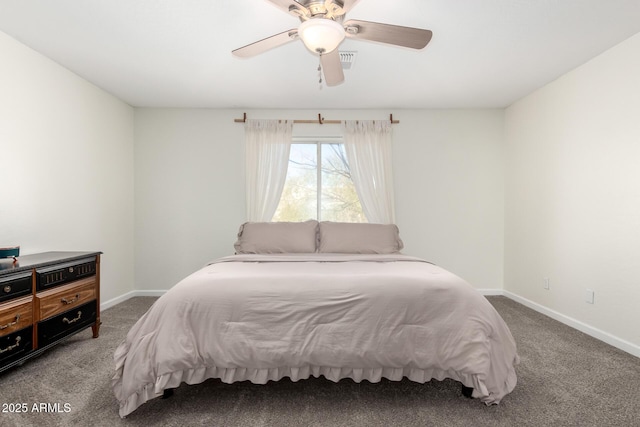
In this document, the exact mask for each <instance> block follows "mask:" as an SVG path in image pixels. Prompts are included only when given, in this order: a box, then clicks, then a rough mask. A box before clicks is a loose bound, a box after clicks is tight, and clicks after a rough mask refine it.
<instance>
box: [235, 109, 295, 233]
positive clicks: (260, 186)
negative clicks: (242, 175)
mask: <svg viewBox="0 0 640 427" xmlns="http://www.w3.org/2000/svg"><path fill="white" fill-rule="evenodd" d="M292 129H293V122H292V121H289V120H247V121H246V123H245V156H246V174H247V220H248V221H271V219H272V218H273V214H274V213H275V212H276V209H277V208H278V203H279V202H280V196H281V195H282V188H283V187H284V182H285V179H286V177H287V166H288V164H289V152H290V150H291V131H292Z"/></svg>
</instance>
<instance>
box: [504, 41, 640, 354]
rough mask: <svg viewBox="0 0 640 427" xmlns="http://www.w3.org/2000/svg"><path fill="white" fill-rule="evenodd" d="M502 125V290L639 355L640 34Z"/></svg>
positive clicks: (534, 98) (539, 94) (531, 99)
mask: <svg viewBox="0 0 640 427" xmlns="http://www.w3.org/2000/svg"><path fill="white" fill-rule="evenodd" d="M505 124H506V127H505V139H506V144H507V151H506V160H507V162H506V164H507V171H506V203H505V207H506V215H505V216H506V217H505V224H506V226H505V236H506V237H505V254H506V256H505V289H506V290H507V291H509V292H513V293H514V294H517V295H519V296H522V297H524V298H526V299H528V300H530V301H533V302H535V303H537V304H540V305H542V306H544V307H546V308H549V309H551V310H554V311H557V312H559V313H562V314H563V315H565V316H569V317H571V318H573V319H576V320H577V321H579V322H583V323H584V324H587V325H589V326H591V327H593V328H596V329H599V330H601V331H603V332H605V333H606V334H610V335H613V336H615V337H617V338H620V339H622V340H623V341H627V342H629V343H632V344H634V345H635V346H636V349H637V348H638V346H640V328H639V327H638V325H640V311H639V309H638V308H639V307H640V34H638V35H636V36H634V37H632V38H630V39H629V40H627V41H625V42H623V43H621V44H620V45H618V46H616V47H614V48H612V49H610V50H609V51H607V52H605V53H604V54H602V55H600V56H598V57H596V58H594V59H593V60H591V61H590V62H588V63H586V64H585V65H583V66H581V67H579V68H578V69H576V70H574V71H572V72H570V73H568V74H566V75H565V76H563V77H562V78H560V79H558V80H557V81H555V82H553V83H551V84H549V85H547V86H545V87H544V88H542V89H540V90H538V91H536V92H535V93H533V94H531V95H529V96H527V97H526V98H524V99H522V100H520V101H519V102H517V103H515V104H514V105H512V106H511V107H509V108H508V109H507V110H506V116H505ZM544 277H549V278H550V281H551V282H550V289H549V290H545V289H543V278H544ZM587 288H589V289H592V290H594V291H595V303H594V304H593V305H591V304H587V303H586V302H585V300H584V293H585V289H587Z"/></svg>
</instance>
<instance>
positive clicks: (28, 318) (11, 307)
mask: <svg viewBox="0 0 640 427" xmlns="http://www.w3.org/2000/svg"><path fill="white" fill-rule="evenodd" d="M32 323H33V298H32V297H31V296H28V297H22V298H18V299H16V300H11V301H9V302H5V303H4V304H0V337H2V336H5V335H8V334H11V333H13V332H15V331H17V330H20V329H22V328H26V327H27V326H30V325H31V324H32Z"/></svg>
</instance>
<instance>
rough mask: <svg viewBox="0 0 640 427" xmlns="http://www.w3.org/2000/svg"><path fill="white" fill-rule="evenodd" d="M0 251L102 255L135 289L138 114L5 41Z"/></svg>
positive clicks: (105, 293) (113, 283) (0, 79)
mask: <svg viewBox="0 0 640 427" xmlns="http://www.w3.org/2000/svg"><path fill="white" fill-rule="evenodd" d="M0 64H1V66H0V156H1V158H2V160H1V162H0V246H2V245H8V244H19V245H21V254H23V255H26V254H30V253H36V252H42V251H58V250H62V251H64V250H67V251H84V250H86V251H103V252H104V255H103V256H102V264H101V267H102V270H101V271H102V294H101V297H102V301H108V300H109V299H112V298H115V297H117V296H120V295H122V294H124V293H126V292H128V291H131V290H132V289H133V284H134V283H133V269H134V262H133V109H132V108H131V107H130V106H128V105H126V104H124V103H123V102H121V101H119V100H118V99H116V98H114V97H113V96H111V95H109V94H107V93H106V92H104V91H102V90H100V89H99V88H97V87H95V86H93V85H91V84H90V83H88V82H86V81H85V80H83V79H81V78H80V77H78V76H76V75H75V74H73V73H71V72H69V71H68V70H66V69H64V68H62V67H60V66H59V65H58V64H56V63H54V62H53V61H51V60H49V59H47V58H45V57H44V56H42V55H40V54H39V53H37V52H35V51H33V50H31V49H29V48H28V47H26V46H24V45H23V44H21V43H19V42H17V41H16V40H14V39H12V38H10V37H9V36H7V35H6V34H4V33H2V32H0Z"/></svg>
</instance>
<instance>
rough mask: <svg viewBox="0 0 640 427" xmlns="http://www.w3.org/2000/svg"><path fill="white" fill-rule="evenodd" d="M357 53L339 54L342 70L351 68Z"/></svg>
mask: <svg viewBox="0 0 640 427" xmlns="http://www.w3.org/2000/svg"><path fill="white" fill-rule="evenodd" d="M357 54H358V52H355V51H352V52H346V51H345V52H340V63H341V64H342V69H343V70H348V69H350V68H351V67H353V63H354V62H355V60H356V55H357Z"/></svg>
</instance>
